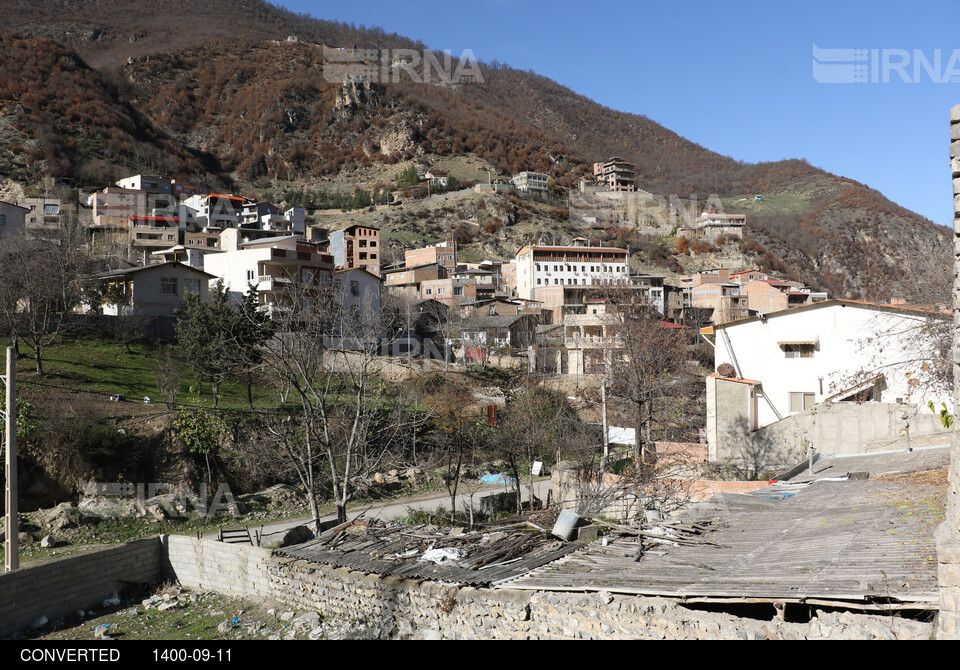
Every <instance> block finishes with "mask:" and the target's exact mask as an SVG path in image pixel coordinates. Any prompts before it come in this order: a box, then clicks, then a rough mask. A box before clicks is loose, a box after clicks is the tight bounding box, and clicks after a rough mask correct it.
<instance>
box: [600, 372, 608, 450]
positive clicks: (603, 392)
mask: <svg viewBox="0 0 960 670" xmlns="http://www.w3.org/2000/svg"><path fill="white" fill-rule="evenodd" d="M600 402H601V403H602V404H603V465H604V466H606V465H607V463H608V462H609V461H610V426H609V425H608V423H607V378H606V375H604V376H603V377H602V378H601V379H600Z"/></svg>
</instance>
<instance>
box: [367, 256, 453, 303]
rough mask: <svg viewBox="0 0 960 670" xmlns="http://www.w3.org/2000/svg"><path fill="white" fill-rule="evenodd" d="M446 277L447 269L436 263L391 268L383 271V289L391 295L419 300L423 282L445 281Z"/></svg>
mask: <svg viewBox="0 0 960 670" xmlns="http://www.w3.org/2000/svg"><path fill="white" fill-rule="evenodd" d="M447 276H448V272H447V268H446V267H445V266H443V265H440V264H438V263H427V264H425V265H416V266H405V267H400V268H393V269H391V270H385V271H384V273H383V288H384V290H386V291H387V292H389V293H391V294H393V295H397V296H403V297H406V298H409V299H419V297H420V293H421V289H420V287H421V284H423V282H425V281H433V280H436V279H446V278H447Z"/></svg>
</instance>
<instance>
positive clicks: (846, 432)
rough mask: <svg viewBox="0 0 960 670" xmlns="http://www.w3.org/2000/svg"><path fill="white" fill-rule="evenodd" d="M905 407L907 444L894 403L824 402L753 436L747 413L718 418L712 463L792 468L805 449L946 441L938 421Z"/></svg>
mask: <svg viewBox="0 0 960 670" xmlns="http://www.w3.org/2000/svg"><path fill="white" fill-rule="evenodd" d="M721 386H726V385H718V388H720V387H721ZM730 386H733V385H730ZM727 390H729V389H727ZM734 390H736V389H734ZM717 404H718V405H719V404H720V400H718V401H717ZM908 408H909V409H908V411H909V428H910V437H909V439H908V438H907V434H906V432H905V428H906V426H907V421H905V420H903V419H902V418H901V416H902V414H903V412H904V406H903V405H899V404H896V403H869V402H868V403H862V404H857V403H848V402H838V403H824V404H821V405H817V406H816V407H814V408H813V409H811V410H808V411H806V412H803V413H801V414H793V415H791V416H788V417H786V418H784V419H783V420H782V421H778V422H776V423H773V424H770V425H769V426H765V427H763V428H761V429H759V430H757V431H755V432H752V433H751V432H745V430H744V427H745V425H746V423H745V421H746V418H745V417H746V413H740V414H739V415H737V414H732V413H731V414H721V415H718V416H717V419H716V424H715V425H716V442H715V448H712V449H711V460H713V461H720V462H728V461H731V462H737V463H744V464H751V465H753V464H756V465H760V466H763V467H774V466H784V465H793V464H795V463H796V462H798V461H800V460H802V459H803V458H804V457H805V456H806V455H807V453H808V449H809V448H810V447H812V448H813V449H815V450H816V451H818V452H820V453H830V454H864V453H870V452H872V451H884V450H887V449H901V448H906V447H908V446H929V445H932V444H944V443H946V442H948V441H949V440H950V433H951V431H950V430H948V429H946V428H944V427H943V425H942V424H941V423H940V419H939V417H938V416H936V415H934V414H932V413H929V412H927V413H924V412H923V411H919V412H918V408H917V407H916V406H915V405H909V406H908Z"/></svg>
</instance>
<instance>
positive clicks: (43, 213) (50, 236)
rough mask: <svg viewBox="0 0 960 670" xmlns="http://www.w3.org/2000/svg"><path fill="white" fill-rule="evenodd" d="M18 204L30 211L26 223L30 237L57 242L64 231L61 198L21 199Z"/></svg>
mask: <svg viewBox="0 0 960 670" xmlns="http://www.w3.org/2000/svg"><path fill="white" fill-rule="evenodd" d="M17 204H18V205H20V206H21V207H26V208H27V209H28V210H29V211H28V212H27V216H26V221H25V222H24V223H25V227H26V232H27V235H28V236H30V237H32V238H33V239H45V240H56V238H57V237H58V235H59V234H60V232H61V231H62V230H63V214H62V210H61V207H62V203H61V202H60V199H59V198H21V199H20V200H19V201H18V202H17Z"/></svg>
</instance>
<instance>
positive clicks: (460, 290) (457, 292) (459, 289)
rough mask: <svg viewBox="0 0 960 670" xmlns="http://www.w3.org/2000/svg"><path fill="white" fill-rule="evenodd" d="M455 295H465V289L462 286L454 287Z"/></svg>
mask: <svg viewBox="0 0 960 670" xmlns="http://www.w3.org/2000/svg"><path fill="white" fill-rule="evenodd" d="M453 294H454V295H463V287H462V286H454V287H453Z"/></svg>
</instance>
